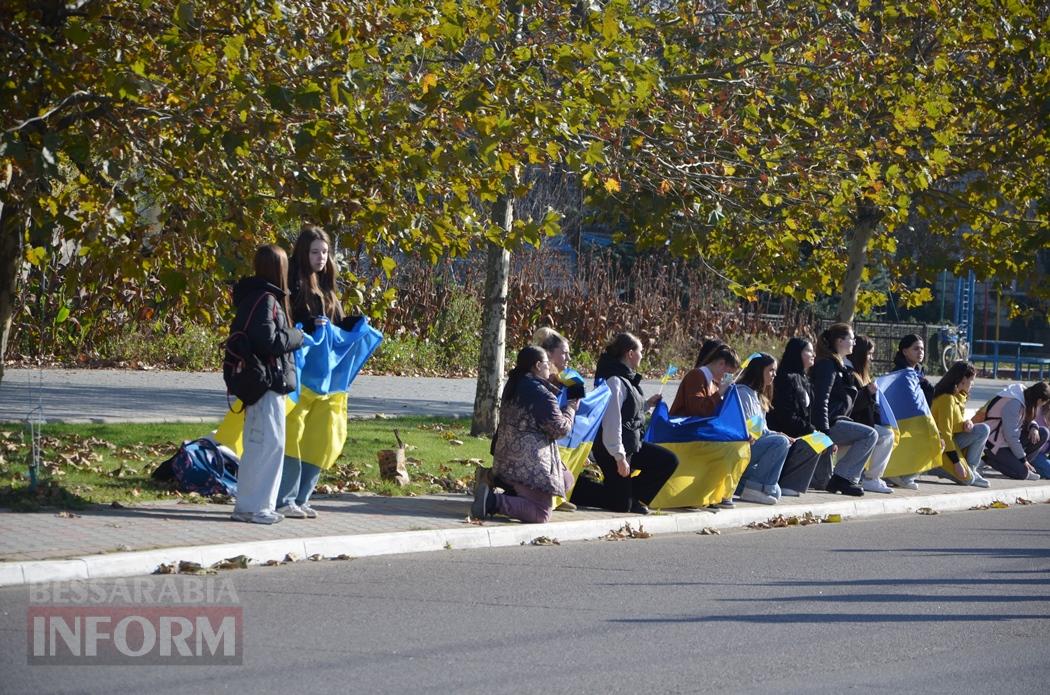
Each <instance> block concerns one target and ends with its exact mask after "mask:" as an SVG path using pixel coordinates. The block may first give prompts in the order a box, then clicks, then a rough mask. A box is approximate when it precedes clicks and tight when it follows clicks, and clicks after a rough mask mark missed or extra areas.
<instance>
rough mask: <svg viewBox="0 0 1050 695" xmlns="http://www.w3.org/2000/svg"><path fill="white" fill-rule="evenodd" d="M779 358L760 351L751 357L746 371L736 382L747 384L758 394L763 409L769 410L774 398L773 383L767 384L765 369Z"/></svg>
mask: <svg viewBox="0 0 1050 695" xmlns="http://www.w3.org/2000/svg"><path fill="white" fill-rule="evenodd" d="M776 361H777V359H776V358H775V357H773V356H772V355H769V354H766V353H764V352H760V353H758V354H757V355H755V356H754V357H752V358H751V361H750V362H748V363H747V366H746V367H744V371H743V372H741V373H740V376H738V377H737V378H736V383H738V384H740V385H741V386H747V387H748V388H749V389H751V390H752V391H754V392H755V393H757V394H758V400H759V401H760V402H761V403H762V410H765V411H768V410H769V404H770V402H772V400H773V384H770V385H769V386H766V379H765V371H766V368H767V367H769V365H771V364H775V363H776Z"/></svg>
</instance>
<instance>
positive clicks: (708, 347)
mask: <svg viewBox="0 0 1050 695" xmlns="http://www.w3.org/2000/svg"><path fill="white" fill-rule="evenodd" d="M723 345H725V343H723V342H722V341H721V340H719V339H718V338H705V339H704V342H703V343H702V344H701V345H700V350H699V351H697V353H696V364H694V365H693V368H694V369H699V368H700V367H703V366H704V365H705V364H707V361H708V360H707V358H708V357H710V356H711V353H713V352H714V351H715V350H717V349H718V348H720V347H722V346H723Z"/></svg>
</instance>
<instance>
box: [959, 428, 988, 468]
mask: <svg viewBox="0 0 1050 695" xmlns="http://www.w3.org/2000/svg"><path fill="white" fill-rule="evenodd" d="M990 432H991V428H989V427H988V425H986V424H985V423H983V422H979V423H976V424H975V425H974V426H973V429H972V430H970V431H969V432H960V433H958V434H956V435H953V436H952V439H954V440H955V446H956V447H957V448H958V449H961V450H962V452H963V458H965V459H966V464H967V465H968V466H970V468H972V469H974V470H976V469H977V467H978V466H980V465H981V457H982V456H984V444H985V442H987V441H988V435H989V433H990Z"/></svg>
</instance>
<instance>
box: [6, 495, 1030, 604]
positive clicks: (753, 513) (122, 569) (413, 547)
mask: <svg viewBox="0 0 1050 695" xmlns="http://www.w3.org/2000/svg"><path fill="white" fill-rule="evenodd" d="M1018 497H1024V498H1026V499H1029V500H1031V501H1032V502H1046V501H1050V485H1039V486H1027V487H1015V488H1007V489H1000V490H975V491H973V492H958V493H953V494H949V495H943V494H942V495H926V496H912V497H903V496H901V497H895V496H892V495H890V496H881V495H879V496H876V495H874V494H869V495H866V496H865V497H864V498H862V499H858V500H852V499H843V500H842V501H835V502H830V503H829V502H824V503H819V504H778V505H776V506H769V507H750V506H749V507H747V508H737V509H726V510H721V511H719V512H717V513H711V512H703V511H698V512H681V513H669V514H654V515H651V516H628V515H624V516H619V517H615V518H607V519H588V520H584V521H559V522H553V523H546V524H509V525H502V524H501V525H498V526H489V525H484V526H465V527H464V528H452V529H435V530H428V531H395V532H390V533H372V534H355V535H344V536H318V537H312V538H285V539H279V540H272V541H248V542H244V543H224V544H221V545H196V546H184V547H177V548H164V549H161V550H146V551H139V552H127V553H106V554H104V555H86V556H83V557H78V558H73V559H70V560H36V561H28V562H0V586H18V585H23V584H33V583H38V582H49V581H68V580H75V579H80V580H83V579H100V578H106V577H130V576H142V575H149V574H152V573H153V572H154V571H155V570H156V569H157V567H158V566H159V565H160V564H162V563H168V564H170V563H177V562H179V561H182V560H188V561H190V562H196V563H199V564H200V565H201V566H204V567H207V566H209V565H211V564H213V563H215V562H218V561H220V560H223V559H226V558H229V557H233V556H236V555H247V556H248V557H250V558H251V560H252V562H253V564H254V563H263V562H266V561H268V560H278V561H279V560H283V559H284V557H285V556H286V555H287V554H288V553H294V554H295V555H298V556H299V557H300V558H307V557H309V556H311V555H314V554H320V555H321V556H323V557H326V558H327V557H335V556H338V555H349V556H351V557H354V558H360V557H369V556H374V555H392V554H396V553H420V552H428V551H434V550H448V549H453V550H460V549H466V548H498V547H506V546H514V545H521V544H522V543H526V544H527V543H529V542H530V541H532V540H533V539H535V538H537V537H539V536H547V537H550V538H556V539H557V540H558V541H560V542H564V541H582V540H593V539H598V538H601V537H602V536H604V535H606V534H607V533H609V532H610V531H615V530H618V529H622V528H623V526H624V524H628V523H629V524H631V525H632V527H634V526H641V527H644V529H645V530H646V531H648V532H649V533H652V534H672V533H694V532H697V531H700V530H702V529H704V528H715V529H729V528H740V527H743V526H746V525H747V524H750V523H752V522H756V521H766V520H768V519H770V518H771V517H773V516H776V515H778V514H782V515H784V516H792V515H801V514H804V513H806V512H812V513H813V514H815V515H819V516H821V517H823V516H825V515H827V514H840V515H841V516H842V518H843V519H855V518H862V517H874V516H884V515H890V514H907V513H913V512H915V511H916V510H918V509H920V508H922V507H928V508H930V509H932V510H934V511H938V512H947V511H963V510H967V509H970V508H971V507H975V506H977V505H984V504H991V503H992V502H995V501H997V500H998V501H1002V502H1006V503H1007V504H1009V505H1011V506H1013V505H1014V504H1015V500H1016V499H1017V498H1018Z"/></svg>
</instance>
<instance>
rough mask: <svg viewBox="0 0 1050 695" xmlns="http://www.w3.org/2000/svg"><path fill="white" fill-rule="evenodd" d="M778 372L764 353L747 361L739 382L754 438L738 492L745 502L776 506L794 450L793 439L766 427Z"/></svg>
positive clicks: (741, 401)
mask: <svg viewBox="0 0 1050 695" xmlns="http://www.w3.org/2000/svg"><path fill="white" fill-rule="evenodd" d="M776 373H777V361H776V359H775V358H774V357H773V356H772V355H767V354H765V353H762V352H760V353H758V354H755V355H752V356H751V357H750V358H749V359H748V360H747V364H746V366H745V367H744V371H743V372H741V374H740V376H739V377H737V379H736V389H737V394H738V395H739V396H740V406H741V408H742V409H743V411H744V420H745V421H747V423H748V426H747V429H748V433H749V434H750V435H751V463H750V464H748V467H747V468H746V469H745V470H744V474H743V475H742V476H741V477H740V483H739V485H737V489H736V491H737V494H738V495H739V496H740V499H742V500H743V501H744V502H756V503H758V504H776V503H777V501H778V500H779V499H780V495H781V489H780V485H779V483H778V481H779V480H780V474H781V471H783V469H784V462H785V461H786V460H787V455H788V449H790V448H791V439H790V438H789V437H787V436H786V435H783V434H780V433H779V432H773V431H771V430H770V429H769V427H767V425H766V411H767V410H769V403H770V400H771V399H772V397H773V377H775V376H776Z"/></svg>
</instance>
